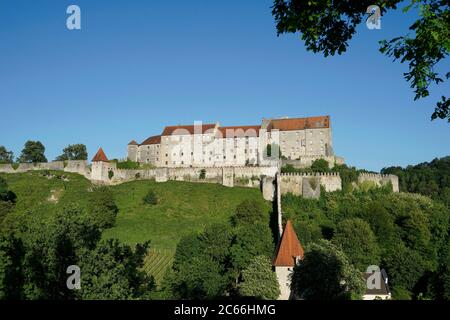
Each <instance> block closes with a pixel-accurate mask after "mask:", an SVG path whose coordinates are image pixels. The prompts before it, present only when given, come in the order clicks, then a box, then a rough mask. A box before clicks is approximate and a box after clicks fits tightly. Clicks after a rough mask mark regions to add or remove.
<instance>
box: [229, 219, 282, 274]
mask: <svg viewBox="0 0 450 320" xmlns="http://www.w3.org/2000/svg"><path fill="white" fill-rule="evenodd" d="M235 233H236V236H235V239H234V241H233V244H232V246H231V263H232V265H233V267H234V269H235V270H237V272H238V274H239V273H240V272H241V271H242V270H243V269H245V268H246V267H248V265H249V264H250V261H251V260H252V259H253V258H254V257H256V256H258V255H266V256H271V255H272V254H273V251H274V248H275V246H274V244H273V237H272V233H271V230H270V228H269V226H268V225H266V224H264V223H261V222H259V223H258V222H254V223H252V224H246V225H243V226H241V227H238V228H237V229H236V231H235Z"/></svg>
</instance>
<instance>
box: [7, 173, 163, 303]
mask: <svg viewBox="0 0 450 320" xmlns="http://www.w3.org/2000/svg"><path fill="white" fill-rule="evenodd" d="M14 201H15V195H14V194H13V193H11V192H10V191H9V190H8V187H7V185H6V183H5V182H4V180H3V179H1V178H0V213H2V214H8V212H10V210H12V209H13V206H14ZM3 203H10V205H9V206H8V207H7V208H8V211H6V212H3V208H6V206H3ZM117 212H118V208H117V206H116V205H115V203H114V198H113V195H112V193H111V191H110V190H109V189H108V188H106V187H98V188H94V190H93V191H92V193H91V195H90V199H89V205H88V207H87V208H81V207H79V206H78V205H76V204H73V205H69V206H67V207H66V208H64V209H63V210H62V211H60V212H58V213H57V214H56V215H55V216H54V217H53V218H52V219H51V220H50V221H43V220H41V219H39V217H35V216H33V215H30V217H29V219H24V221H23V223H20V224H18V227H17V226H10V225H4V224H3V225H2V223H1V222H2V221H1V220H0V228H1V230H2V231H1V234H0V299H57V300H59V299H146V298H149V297H150V296H151V294H152V292H153V290H154V288H155V284H154V281H153V278H152V277H149V276H147V274H146V273H144V272H143V271H142V266H143V261H144V257H145V255H146V253H147V249H148V248H149V243H144V244H137V245H136V246H134V247H131V246H129V245H126V244H123V243H121V242H120V241H118V240H115V239H101V232H102V230H104V229H106V228H110V227H112V226H113V225H114V224H115V218H116V215H117ZM72 265H76V266H78V267H79V268H80V271H81V289H79V290H76V289H75V290H74V289H69V288H68V286H67V284H66V281H67V279H68V277H69V275H70V274H68V273H67V268H68V267H69V266H72Z"/></svg>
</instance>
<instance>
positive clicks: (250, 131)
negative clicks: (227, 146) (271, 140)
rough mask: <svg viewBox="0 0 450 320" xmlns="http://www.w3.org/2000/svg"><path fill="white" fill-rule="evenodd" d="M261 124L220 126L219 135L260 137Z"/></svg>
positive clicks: (224, 136)
mask: <svg viewBox="0 0 450 320" xmlns="http://www.w3.org/2000/svg"><path fill="white" fill-rule="evenodd" d="M260 129H261V126H234V127H219V130H218V132H217V135H218V136H219V137H221V138H235V137H259V130H260Z"/></svg>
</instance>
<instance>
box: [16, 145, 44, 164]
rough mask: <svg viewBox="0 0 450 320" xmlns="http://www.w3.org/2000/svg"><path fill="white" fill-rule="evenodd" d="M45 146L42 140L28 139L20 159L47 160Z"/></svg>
mask: <svg viewBox="0 0 450 320" xmlns="http://www.w3.org/2000/svg"><path fill="white" fill-rule="evenodd" d="M44 153H45V147H44V145H43V144H42V143H41V142H40V141H27V142H26V143H25V147H24V148H23V150H22V154H21V155H20V157H19V159H18V161H19V162H23V163H36V162H47V158H46V157H45V155H44Z"/></svg>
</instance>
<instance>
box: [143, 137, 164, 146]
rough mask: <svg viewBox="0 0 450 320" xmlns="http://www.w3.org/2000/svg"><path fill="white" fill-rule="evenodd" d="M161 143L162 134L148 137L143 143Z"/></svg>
mask: <svg viewBox="0 0 450 320" xmlns="http://www.w3.org/2000/svg"><path fill="white" fill-rule="evenodd" d="M160 143H161V136H152V137H150V138H147V139H146V140H144V141H143V142H142V143H141V145H148V144H160Z"/></svg>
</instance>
